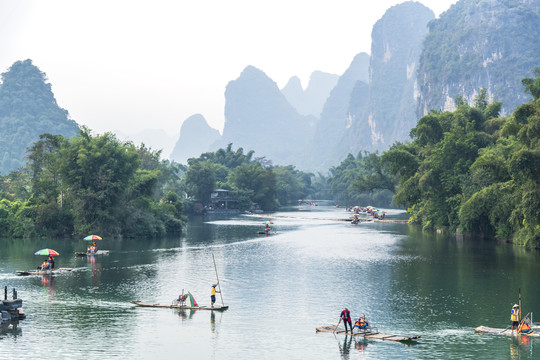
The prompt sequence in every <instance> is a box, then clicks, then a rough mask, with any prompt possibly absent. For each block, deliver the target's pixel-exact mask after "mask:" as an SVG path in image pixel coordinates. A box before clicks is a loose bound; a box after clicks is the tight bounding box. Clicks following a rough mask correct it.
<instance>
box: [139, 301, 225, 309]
mask: <svg viewBox="0 0 540 360" xmlns="http://www.w3.org/2000/svg"><path fill="white" fill-rule="evenodd" d="M131 303H132V304H135V305H137V306H143V307H155V308H169V309H186V310H212V311H224V310H227V309H228V308H229V306H228V305H224V306H214V307H211V306H187V305H176V304H171V305H166V304H150V303H144V302H142V301H139V300H134V301H131Z"/></svg>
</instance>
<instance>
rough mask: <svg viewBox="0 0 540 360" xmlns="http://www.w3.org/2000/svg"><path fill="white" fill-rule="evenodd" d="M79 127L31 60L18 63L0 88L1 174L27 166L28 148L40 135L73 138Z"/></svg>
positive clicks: (4, 76) (13, 66) (11, 69)
mask: <svg viewBox="0 0 540 360" xmlns="http://www.w3.org/2000/svg"><path fill="white" fill-rule="evenodd" d="M77 130H78V125H77V123H75V121H73V120H71V119H69V115H68V112H67V111H66V110H64V109H62V108H60V107H59V106H58V104H57V103H56V99H55V98H54V95H53V93H52V91H51V84H49V83H48V82H47V77H46V75H45V73H43V72H41V71H40V70H39V69H38V68H37V67H36V66H34V65H33V64H32V60H25V61H17V62H16V63H14V64H13V65H12V66H11V67H10V69H9V70H8V71H7V72H5V73H3V74H2V84H0V173H2V174H6V173H8V172H9V171H12V170H16V169H18V168H19V167H21V166H23V165H24V164H25V160H24V156H25V153H26V148H27V147H29V146H31V145H32V143H33V142H34V141H37V140H39V135H41V134H43V133H50V134H54V135H63V136H66V137H70V136H73V135H75V134H76V133H77Z"/></svg>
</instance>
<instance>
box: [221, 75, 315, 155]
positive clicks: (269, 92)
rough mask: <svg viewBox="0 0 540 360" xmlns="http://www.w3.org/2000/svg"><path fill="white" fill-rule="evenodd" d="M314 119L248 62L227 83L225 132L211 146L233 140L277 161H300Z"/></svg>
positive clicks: (236, 144)
mask: <svg viewBox="0 0 540 360" xmlns="http://www.w3.org/2000/svg"><path fill="white" fill-rule="evenodd" d="M314 121H315V118H314V117H312V116H302V115H300V114H299V113H298V112H297V111H296V110H295V108H294V107H293V106H292V105H291V104H290V103H289V102H288V101H287V99H286V98H285V95H283V93H282V92H281V91H280V90H279V88H278V86H277V84H276V83H275V82H274V81H273V80H272V79H270V78H269V77H268V76H267V75H266V74H265V73H264V72H262V71H261V70H259V69H257V68H255V67H253V66H248V67H246V68H245V69H244V71H242V73H241V74H240V76H239V77H238V79H236V80H233V81H230V82H229V84H228V85H227V89H226V91H225V124H224V128H223V136H222V139H221V140H220V141H218V142H216V143H215V144H214V145H213V146H212V148H214V149H217V148H219V147H226V146H227V144H229V143H233V145H234V147H242V148H244V149H245V150H255V156H257V157H262V156H266V157H267V158H268V159H269V160H272V161H273V162H274V163H276V164H298V163H299V162H300V161H301V152H302V151H303V149H304V147H305V145H306V143H307V142H308V140H309V139H310V138H311V136H312V133H313V130H312V129H313V122H314Z"/></svg>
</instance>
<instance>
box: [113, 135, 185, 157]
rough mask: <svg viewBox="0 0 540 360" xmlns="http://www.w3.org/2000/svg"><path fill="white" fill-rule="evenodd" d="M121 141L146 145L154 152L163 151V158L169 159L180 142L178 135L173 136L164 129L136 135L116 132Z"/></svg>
mask: <svg viewBox="0 0 540 360" xmlns="http://www.w3.org/2000/svg"><path fill="white" fill-rule="evenodd" d="M115 133H116V135H117V136H118V138H119V139H122V140H125V141H132V142H133V143H134V144H135V145H140V144H141V143H144V145H146V146H147V147H150V148H152V149H153V150H161V157H162V158H169V155H170V153H171V151H172V149H173V147H174V144H175V142H176V141H177V140H178V135H176V136H171V135H170V134H169V133H168V132H167V131H165V130H163V129H144V130H143V131H140V132H138V133H136V134H126V133H124V132H122V131H118V130H117V131H115Z"/></svg>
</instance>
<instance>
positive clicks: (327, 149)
mask: <svg viewBox="0 0 540 360" xmlns="http://www.w3.org/2000/svg"><path fill="white" fill-rule="evenodd" d="M368 74H369V55H368V54H366V53H360V54H358V55H356V56H355V57H354V59H353V61H352V62H351V64H350V66H349V68H348V69H347V70H346V71H345V72H344V73H343V74H342V75H341V76H340V77H339V80H338V81H337V84H336V86H335V87H334V88H333V89H332V91H331V92H330V96H329V97H328V99H327V100H326V102H325V104H324V108H323V110H322V112H321V117H320V119H319V121H318V122H317V124H316V128H315V134H314V137H313V139H312V140H311V142H310V146H309V147H308V148H307V149H308V154H307V156H306V159H307V160H306V165H307V168H308V169H312V170H326V169H328V168H329V167H330V166H332V165H335V164H336V163H338V162H339V161H340V160H341V158H342V157H344V156H345V155H347V153H346V151H343V147H342V145H343V144H342V143H341V139H342V138H343V136H344V134H345V131H346V130H347V129H348V127H350V125H351V124H350V117H349V107H350V106H351V99H353V94H354V96H355V98H354V101H353V102H354V103H355V105H353V106H360V107H361V106H363V105H362V104H361V103H362V100H360V99H359V98H356V96H358V97H361V94H360V93H361V92H362V91H363V92H364V94H367V91H366V90H367V88H368V85H367V83H366V82H365V81H366V80H367V79H368ZM364 99H367V97H366V96H364ZM363 102H364V103H365V100H364V101H363Z"/></svg>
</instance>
